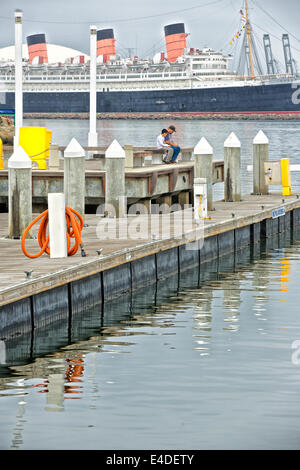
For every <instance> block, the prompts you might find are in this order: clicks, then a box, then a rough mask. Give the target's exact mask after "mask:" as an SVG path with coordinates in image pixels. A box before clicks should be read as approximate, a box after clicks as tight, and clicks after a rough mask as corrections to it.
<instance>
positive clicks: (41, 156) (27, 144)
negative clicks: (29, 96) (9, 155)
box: [19, 127, 52, 170]
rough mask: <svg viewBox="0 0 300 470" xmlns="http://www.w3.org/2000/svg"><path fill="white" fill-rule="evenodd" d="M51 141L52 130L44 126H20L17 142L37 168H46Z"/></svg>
mask: <svg viewBox="0 0 300 470" xmlns="http://www.w3.org/2000/svg"><path fill="white" fill-rule="evenodd" d="M51 143H52V131H49V130H48V129H46V128H45V127H20V137H19V144H20V145H21V147H23V149H24V150H25V152H26V153H27V155H29V157H30V158H31V160H32V161H34V162H36V163H37V165H38V167H39V170H47V162H46V159H47V157H48V156H49V149H50V144H51Z"/></svg>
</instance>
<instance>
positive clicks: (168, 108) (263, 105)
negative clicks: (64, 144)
mask: <svg viewBox="0 0 300 470" xmlns="http://www.w3.org/2000/svg"><path fill="white" fill-rule="evenodd" d="M5 106H6V107H8V108H13V107H14V93H6V104H5ZM23 111H24V113H88V112H89V93H88V92H80V91H70V92H50V91H45V92H26V91H25V92H24V94H23ZM299 111H300V89H299V88H298V89H295V88H293V87H292V85H291V84H277V85H260V86H257V85H255V86H242V87H226V88H205V89H193V90H149V91H113V92H112V91H105V92H98V93H97V112H98V113H246V112H253V113H255V112H299Z"/></svg>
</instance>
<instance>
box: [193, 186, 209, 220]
mask: <svg viewBox="0 0 300 470" xmlns="http://www.w3.org/2000/svg"><path fill="white" fill-rule="evenodd" d="M207 217H208V216H207V181H206V178H195V179H194V218H195V220H196V221H197V220H198V221H199V220H201V219H207Z"/></svg>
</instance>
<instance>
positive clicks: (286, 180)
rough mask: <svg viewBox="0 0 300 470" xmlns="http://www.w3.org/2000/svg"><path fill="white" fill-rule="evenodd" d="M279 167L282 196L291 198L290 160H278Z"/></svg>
mask: <svg viewBox="0 0 300 470" xmlns="http://www.w3.org/2000/svg"><path fill="white" fill-rule="evenodd" d="M280 165H281V180H282V195H283V196H291V195H292V189H291V171H290V159H289V158H282V159H281V160H280Z"/></svg>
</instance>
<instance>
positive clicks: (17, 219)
mask: <svg viewBox="0 0 300 470" xmlns="http://www.w3.org/2000/svg"><path fill="white" fill-rule="evenodd" d="M31 167H32V161H31V159H30V158H29V156H28V155H27V153H26V152H25V150H24V149H23V148H22V147H20V146H19V147H17V148H16V150H15V151H14V153H13V154H12V156H11V157H10V159H9V160H8V236H9V238H20V237H22V235H23V233H24V231H25V229H26V228H27V226H28V225H29V224H30V223H31V222H32V179H31V177H32V170H31ZM28 237H31V234H30V233H29V234H28Z"/></svg>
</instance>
